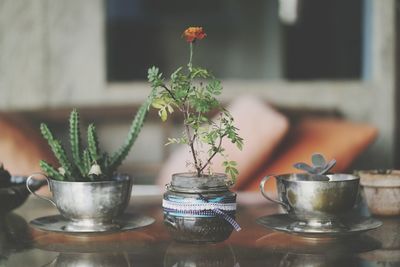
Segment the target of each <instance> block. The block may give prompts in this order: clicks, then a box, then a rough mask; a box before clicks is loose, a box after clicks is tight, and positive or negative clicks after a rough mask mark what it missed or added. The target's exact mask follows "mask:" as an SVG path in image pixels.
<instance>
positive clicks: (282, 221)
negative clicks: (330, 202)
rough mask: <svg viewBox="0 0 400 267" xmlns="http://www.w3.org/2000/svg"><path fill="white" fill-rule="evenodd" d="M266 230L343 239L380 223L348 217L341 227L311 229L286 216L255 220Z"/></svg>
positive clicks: (366, 218)
mask: <svg viewBox="0 0 400 267" xmlns="http://www.w3.org/2000/svg"><path fill="white" fill-rule="evenodd" d="M256 222H257V223H258V224H261V225H263V226H265V227H267V228H270V229H273V230H276V231H280V232H286V233H289V234H295V235H300V236H307V237H332V238H337V237H343V236H349V235H355V234H360V233H363V232H366V231H369V230H372V229H375V228H378V227H379V226H381V225H382V222H381V221H379V220H377V219H374V218H371V217H362V216H357V217H351V218H350V217H349V218H343V219H342V220H341V222H342V226H341V227H312V226H309V225H307V224H306V223H304V222H300V221H296V220H295V219H293V218H291V217H289V215H287V214H273V215H267V216H263V217H260V218H258V219H257V220H256Z"/></svg>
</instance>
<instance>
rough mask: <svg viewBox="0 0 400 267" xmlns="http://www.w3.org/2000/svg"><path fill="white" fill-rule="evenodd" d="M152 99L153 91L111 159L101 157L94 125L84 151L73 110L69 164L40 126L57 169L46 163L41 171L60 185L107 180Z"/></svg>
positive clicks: (56, 142) (57, 143) (58, 144)
mask: <svg viewBox="0 0 400 267" xmlns="http://www.w3.org/2000/svg"><path fill="white" fill-rule="evenodd" d="M153 95H154V91H153V92H152V93H151V94H150V96H149V97H148V98H147V100H146V102H145V103H143V104H142V105H141V107H140V108H139V110H138V112H137V113H136V115H135V118H134V119H133V121H132V124H131V126H130V130H129V133H128V136H127V138H126V140H125V142H124V143H123V144H122V145H121V147H120V148H119V149H118V150H117V151H116V152H114V153H113V154H111V155H109V154H108V153H101V151H100V147H99V141H98V138H97V133H96V127H95V125H94V124H89V126H88V129H87V147H86V148H83V146H82V139H81V133H80V122H79V113H78V111H77V110H76V109H73V110H72V112H71V114H70V117H69V139H70V140H69V141H70V154H71V158H72V160H70V157H68V154H67V152H66V150H65V149H64V147H63V145H62V143H61V142H60V141H59V140H57V139H55V138H54V136H53V134H52V132H51V131H50V129H49V128H48V127H47V125H46V124H45V123H42V124H41V125H40V130H41V133H42V136H43V137H44V138H45V139H46V140H47V142H48V144H49V146H50V148H51V150H52V151H53V153H54V155H55V157H56V158H57V160H58V163H59V165H60V166H59V168H58V169H56V168H55V167H54V166H52V165H51V164H49V163H48V162H46V161H44V160H41V161H40V167H41V169H42V170H43V171H44V172H45V173H46V174H47V175H48V176H49V177H51V178H52V179H55V180H60V181H79V182H81V181H103V180H110V179H111V178H112V176H113V174H114V173H115V172H116V170H117V168H118V167H119V166H120V165H121V163H122V161H123V160H124V159H125V158H126V156H127V155H128V153H129V151H130V149H131V148H132V146H133V144H134V142H135V141H136V139H137V137H138V135H139V132H140V130H141V128H142V126H143V123H144V120H145V118H146V115H147V113H148V110H149V107H150V105H151V103H152V101H153Z"/></svg>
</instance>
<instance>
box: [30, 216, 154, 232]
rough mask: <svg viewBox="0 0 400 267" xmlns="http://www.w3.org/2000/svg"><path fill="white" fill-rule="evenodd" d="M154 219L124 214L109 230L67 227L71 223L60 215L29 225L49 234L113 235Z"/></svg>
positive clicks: (38, 220)
mask: <svg viewBox="0 0 400 267" xmlns="http://www.w3.org/2000/svg"><path fill="white" fill-rule="evenodd" d="M154 221H155V219H154V218H152V217H149V216H145V215H139V214H132V213H125V214H123V215H121V216H119V217H118V218H116V219H115V220H114V222H113V226H114V225H115V226H116V227H110V228H103V229H101V230H99V229H89V228H81V229H79V228H76V227H73V228H72V227H68V225H69V224H70V223H71V222H70V221H68V220H67V219H66V218H64V217H63V216H61V215H60V214H57V215H51V216H45V217H40V218H37V219H34V220H32V221H30V222H29V223H30V225H31V226H33V227H34V228H37V229H40V230H44V231H50V232H59V233H68V234H82V233H115V232H122V231H128V230H133V229H138V228H142V227H145V226H148V225H150V224H152V223H154Z"/></svg>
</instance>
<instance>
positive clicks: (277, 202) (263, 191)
mask: <svg viewBox="0 0 400 267" xmlns="http://www.w3.org/2000/svg"><path fill="white" fill-rule="evenodd" d="M271 177H274V175H268V176H265V177H264V178H263V179H262V180H261V183H260V190H261V194H262V195H263V196H264V197H265V198H266V199H268V200H269V201H272V202H274V203H276V204H279V205H281V206H283V207H284V208H285V209H286V210H289V206H288V205H287V204H285V203H283V202H282V201H279V200H276V199H273V198H271V197H269V196H268V195H267V192H265V190H264V187H265V183H267V182H268V180H269V179H270V178H271Z"/></svg>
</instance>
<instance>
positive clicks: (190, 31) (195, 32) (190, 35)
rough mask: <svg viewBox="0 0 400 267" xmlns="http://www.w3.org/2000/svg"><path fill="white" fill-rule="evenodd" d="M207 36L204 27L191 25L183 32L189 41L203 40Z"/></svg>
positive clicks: (183, 35)
mask: <svg viewBox="0 0 400 267" xmlns="http://www.w3.org/2000/svg"><path fill="white" fill-rule="evenodd" d="M206 36H207V34H206V33H205V32H204V31H203V27H189V28H187V29H186V30H185V31H184V32H183V34H182V37H185V39H186V41H187V42H188V43H193V42H194V41H196V40H201V39H203V38H204V37H206Z"/></svg>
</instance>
